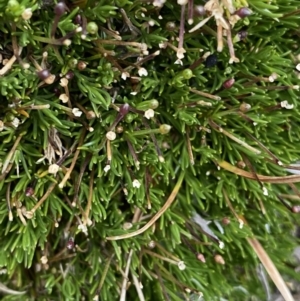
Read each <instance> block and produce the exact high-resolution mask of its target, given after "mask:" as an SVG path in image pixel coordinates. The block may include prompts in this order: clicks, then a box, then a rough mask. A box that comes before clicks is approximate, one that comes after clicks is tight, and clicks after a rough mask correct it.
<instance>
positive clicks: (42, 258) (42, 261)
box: [41, 255, 48, 264]
mask: <svg viewBox="0 0 300 301" xmlns="http://www.w3.org/2000/svg"><path fill="white" fill-rule="evenodd" d="M47 262H48V258H47V256H45V255H44V256H42V257H41V263H42V264H46V263H47Z"/></svg>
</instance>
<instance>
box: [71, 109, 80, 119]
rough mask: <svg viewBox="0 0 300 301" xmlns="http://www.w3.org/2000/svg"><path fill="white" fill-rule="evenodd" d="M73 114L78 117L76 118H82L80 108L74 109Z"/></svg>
mask: <svg viewBox="0 0 300 301" xmlns="http://www.w3.org/2000/svg"><path fill="white" fill-rule="evenodd" d="M72 113H73V115H74V116H76V117H80V116H81V115H82V111H80V110H79V109H78V108H74V109H73V110H72Z"/></svg>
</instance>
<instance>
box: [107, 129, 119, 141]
mask: <svg viewBox="0 0 300 301" xmlns="http://www.w3.org/2000/svg"><path fill="white" fill-rule="evenodd" d="M116 137H117V135H116V133H115V132H113V131H109V132H107V133H106V138H107V139H108V140H110V141H112V140H115V139H116Z"/></svg>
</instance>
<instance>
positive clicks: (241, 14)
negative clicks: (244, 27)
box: [234, 7, 252, 18]
mask: <svg viewBox="0 0 300 301" xmlns="http://www.w3.org/2000/svg"><path fill="white" fill-rule="evenodd" d="M234 14H235V15H237V16H239V17H240V18H246V17H249V16H250V15H251V14H252V11H251V10H250V9H249V8H248V7H241V8H239V9H238V10H237V11H236V12H235V13H234Z"/></svg>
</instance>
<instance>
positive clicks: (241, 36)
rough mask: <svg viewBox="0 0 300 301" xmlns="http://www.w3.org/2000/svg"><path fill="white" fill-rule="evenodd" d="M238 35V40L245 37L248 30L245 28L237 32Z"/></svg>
mask: <svg viewBox="0 0 300 301" xmlns="http://www.w3.org/2000/svg"><path fill="white" fill-rule="evenodd" d="M238 36H239V38H240V40H244V39H246V38H247V36H248V32H247V31H246V30H241V31H239V32H238Z"/></svg>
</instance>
